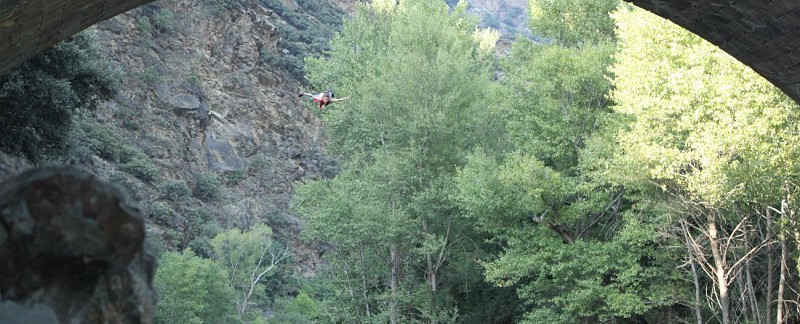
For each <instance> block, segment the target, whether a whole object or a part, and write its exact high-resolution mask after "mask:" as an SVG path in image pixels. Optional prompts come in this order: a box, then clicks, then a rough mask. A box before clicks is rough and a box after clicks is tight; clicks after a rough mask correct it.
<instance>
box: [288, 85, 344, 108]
mask: <svg viewBox="0 0 800 324" xmlns="http://www.w3.org/2000/svg"><path fill="white" fill-rule="evenodd" d="M303 96H306V97H309V98H310V99H311V100H312V101H313V102H318V103H319V109H322V108H323V107H327V106H328V105H330V104H332V103H334V102H339V101H343V100H347V99H350V96H347V97H344V98H339V99H337V98H336V95H335V94H334V93H333V90H331V89H328V90H325V91H323V92H322V93H319V94H316V95H312V94H310V93H306V92H301V93H300V94H299V95H298V97H303Z"/></svg>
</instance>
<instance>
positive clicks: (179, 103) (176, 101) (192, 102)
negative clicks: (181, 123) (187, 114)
mask: <svg viewBox="0 0 800 324" xmlns="http://www.w3.org/2000/svg"><path fill="white" fill-rule="evenodd" d="M169 103H170V104H172V105H173V106H175V107H177V108H183V109H197V108H198V107H200V99H199V98H197V96H195V95H191V94H177V95H174V96H172V97H170V98H169Z"/></svg>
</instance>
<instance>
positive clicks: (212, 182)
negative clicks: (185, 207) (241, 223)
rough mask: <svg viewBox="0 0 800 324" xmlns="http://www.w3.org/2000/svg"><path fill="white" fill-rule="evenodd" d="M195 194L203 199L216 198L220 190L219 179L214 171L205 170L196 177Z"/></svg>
mask: <svg viewBox="0 0 800 324" xmlns="http://www.w3.org/2000/svg"><path fill="white" fill-rule="evenodd" d="M195 180H196V183H195V186H194V196H195V197H197V198H198V199H202V200H207V201H208V200H214V199H216V198H217V194H218V192H219V185H220V183H219V180H217V175H216V174H214V173H212V172H203V173H201V174H200V175H198V176H197V177H196V179H195Z"/></svg>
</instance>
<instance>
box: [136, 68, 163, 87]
mask: <svg viewBox="0 0 800 324" xmlns="http://www.w3.org/2000/svg"><path fill="white" fill-rule="evenodd" d="M139 78H140V79H141V80H142V81H143V82H144V83H145V84H148V85H154V84H156V83H159V82H161V81H163V80H164V77H162V76H161V74H159V73H158V71H156V68H154V67H152V66H148V67H146V68H144V70H142V72H140V73H139Z"/></svg>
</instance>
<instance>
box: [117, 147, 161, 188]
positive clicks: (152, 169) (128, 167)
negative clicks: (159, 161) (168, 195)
mask: <svg viewBox="0 0 800 324" xmlns="http://www.w3.org/2000/svg"><path fill="white" fill-rule="evenodd" d="M142 155H144V154H140V155H137V156H136V157H134V158H133V159H131V160H130V161H129V162H127V163H125V164H122V165H120V166H119V169H120V170H122V171H124V172H126V173H128V174H130V175H132V176H134V177H136V178H138V179H139V180H142V181H145V182H149V183H153V182H156V181H158V179H159V178H160V177H161V174H160V172H159V171H158V168H156V166H155V165H154V164H153V162H151V161H150V159H149V158H147V157H146V156H145V157H142Z"/></svg>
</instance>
